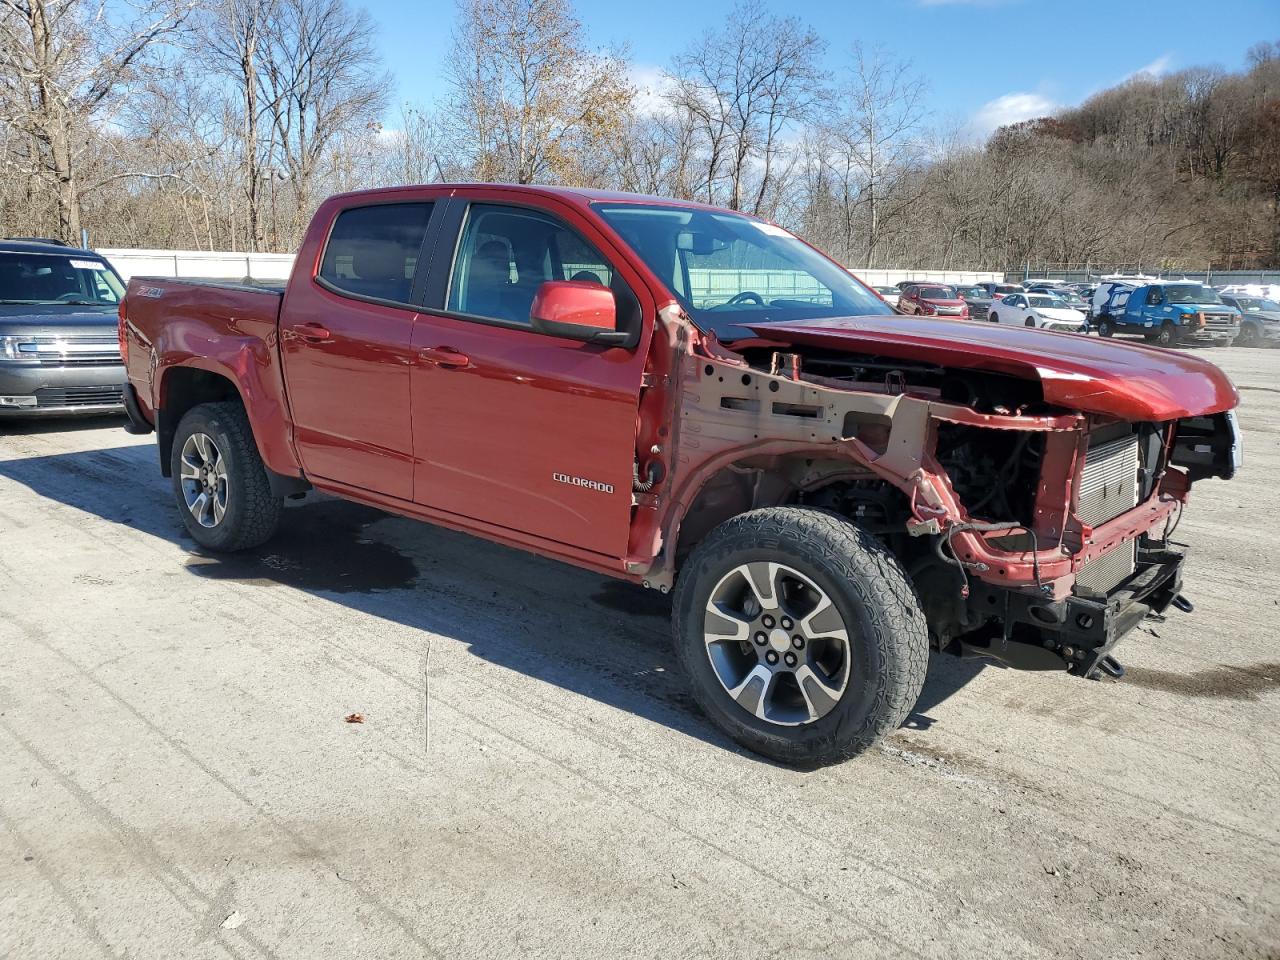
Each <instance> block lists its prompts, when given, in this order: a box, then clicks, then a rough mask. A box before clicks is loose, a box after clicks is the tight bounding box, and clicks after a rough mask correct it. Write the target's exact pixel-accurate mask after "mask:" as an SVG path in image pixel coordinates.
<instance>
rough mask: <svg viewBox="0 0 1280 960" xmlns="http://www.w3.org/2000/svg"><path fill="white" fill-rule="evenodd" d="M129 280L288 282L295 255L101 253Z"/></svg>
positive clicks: (115, 251)
mask: <svg viewBox="0 0 1280 960" xmlns="http://www.w3.org/2000/svg"><path fill="white" fill-rule="evenodd" d="M98 252H99V253H101V254H102V255H103V256H104V257H106V258H107V259H108V260H110V261H111V263H112V265H113V266H114V267H115V268H116V270H118V271H119V272H120V276H122V277H124V278H125V280H128V279H129V278H130V277H136V276H142V277H208V278H211V279H216V280H243V279H245V278H246V277H250V278H252V279H254V280H286V279H288V277H289V271H290V270H291V269H292V267H293V254H291V253H226V252H211V251H205V250H127V249H101V250H99V251H98Z"/></svg>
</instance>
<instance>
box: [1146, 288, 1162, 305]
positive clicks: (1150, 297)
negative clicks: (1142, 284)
mask: <svg viewBox="0 0 1280 960" xmlns="http://www.w3.org/2000/svg"><path fill="white" fill-rule="evenodd" d="M1147 303H1148V304H1150V305H1151V306H1153V307H1154V306H1156V305H1158V304H1159V303H1160V290H1159V289H1158V288H1156V287H1152V288H1151V289H1150V290H1148V291H1147Z"/></svg>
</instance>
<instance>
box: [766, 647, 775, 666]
mask: <svg viewBox="0 0 1280 960" xmlns="http://www.w3.org/2000/svg"><path fill="white" fill-rule="evenodd" d="M764 658H765V659H766V660H767V661H769V665H770V666H772V665H773V664H775V663H777V662H778V654H777V653H776V652H775V651H773V650H770V651H769V652H768V653H766V654H765V655H764Z"/></svg>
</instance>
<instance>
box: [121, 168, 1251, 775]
mask: <svg viewBox="0 0 1280 960" xmlns="http://www.w3.org/2000/svg"><path fill="white" fill-rule="evenodd" d="M120 317H121V321H120V337H121V343H122V348H123V351H124V354H125V358H126V363H127V369H128V378H129V380H128V387H127V390H126V403H127V405H128V408H129V413H130V418H131V421H132V424H131V429H133V430H135V431H150V430H153V429H154V430H155V432H156V434H157V439H158V442H159V454H160V468H161V470H162V471H163V472H164V473H165V474H166V475H167V476H170V477H172V480H173V491H174V497H175V500H176V503H177V508H178V510H179V511H180V513H181V515H182V518H183V520H184V522H185V523H186V525H187V528H188V529H189V530H190V532H191V535H192V536H193V537H194V538H195V539H196V541H197V542H198V543H200V544H201V545H203V546H204V547H206V548H209V549H214V550H238V549H244V548H248V547H253V546H255V545H258V544H261V543H263V542H264V541H266V540H267V539H268V538H269V537H270V536H271V535H272V533H273V531H274V530H275V529H276V527H277V524H278V523H279V522H280V518H281V507H282V501H283V500H284V499H285V498H287V497H291V496H298V495H302V494H304V493H305V492H306V491H308V490H310V489H312V488H315V489H317V490H323V491H326V492H328V493H331V494H337V495H338V496H342V497H347V498H350V499H352V500H358V501H360V502H362V503H366V504H372V505H374V506H377V507H380V508H382V509H385V510H388V511H392V512H395V513H398V514H402V515H404V516H408V517H416V518H419V519H422V520H426V521H429V522H432V523H436V524H441V525H444V526H447V527H451V528H454V529H457V530H464V531H468V532H470V533H473V534H476V535H478V536H482V537H487V538H489V539H491V540H495V541H499V542H501V543H506V544H511V545H514V546H517V547H520V548H523V549H526V550H529V551H533V552H536V553H539V554H542V555H545V556H548V557H554V558H556V559H559V560H562V561H565V562H567V563H572V564H576V565H578V566H581V567H585V568H588V569H590V570H594V571H597V572H599V573H601V574H607V575H609V576H612V577H617V578H620V579H623V580H628V581H631V582H633V583H636V584H643V585H645V586H647V587H651V588H653V589H656V590H661V591H663V592H667V591H671V590H673V591H674V602H673V610H672V619H673V630H674V638H675V649H676V652H677V654H678V657H679V659H680V660H681V662H682V664H683V666H684V669H685V672H686V673H687V675H688V678H689V682H690V684H691V686H692V688H693V692H694V694H695V696H696V698H697V700H698V702H699V703H700V704H701V705H702V707H703V708H704V709H705V710H706V712H707V714H708V715H709V716H710V717H711V718H712V720H714V721H715V722H716V723H717V724H718V725H720V726H721V727H722V728H723V729H724V730H725V731H727V732H728V733H729V734H730V735H731V736H732V737H734V738H735V739H737V740H738V741H739V742H741V743H743V744H745V745H746V746H748V747H750V748H751V749H753V750H757V751H759V752H761V753H763V754H766V755H768V756H770V757H774V758H778V759H783V760H789V761H803V762H814V761H829V760H833V759H837V758H841V757H846V756H851V755H853V754H855V753H857V752H859V751H861V750H864V749H866V748H867V747H868V746H869V745H870V744H872V743H874V742H875V741H876V740H877V739H878V738H879V737H882V736H883V735H885V734H887V733H889V732H890V731H892V730H893V729H894V728H895V727H896V726H897V725H898V724H899V723H901V722H902V720H903V718H904V717H905V716H906V715H907V713H908V712H909V711H910V710H911V708H912V706H913V705H914V702H915V700H916V697H917V696H918V694H919V691H920V688H921V685H922V683H923V681H924V676H925V669H926V665H927V661H928V657H929V651H930V648H931V647H932V648H935V649H939V650H945V651H948V652H952V653H958V654H962V655H978V656H986V657H993V658H996V659H998V660H1000V661H1003V662H1004V663H1007V664H1009V665H1012V666H1016V667H1025V668H1030V669H1056V670H1061V671H1064V672H1070V673H1073V674H1075V675H1078V676H1081V677H1097V676H1099V675H1101V674H1103V673H1109V674H1111V675H1119V674H1121V673H1122V672H1123V671H1122V668H1121V667H1120V666H1119V664H1118V663H1117V662H1116V661H1115V660H1114V659H1113V658H1112V657H1111V656H1110V652H1111V650H1112V648H1113V646H1114V645H1115V643H1116V642H1117V641H1118V640H1119V639H1120V638H1121V637H1122V636H1123V635H1124V634H1125V633H1126V632H1127V631H1129V630H1130V629H1131V628H1132V627H1134V626H1135V625H1136V624H1137V623H1138V622H1140V621H1141V620H1142V618H1143V617H1144V616H1145V615H1146V614H1148V613H1150V612H1153V611H1163V610H1165V609H1166V608H1167V607H1169V606H1170V605H1175V604H1176V605H1179V606H1181V607H1182V608H1183V609H1185V610H1189V609H1190V608H1191V605H1190V604H1189V603H1187V602H1186V601H1184V600H1182V599H1181V594H1180V590H1181V587H1182V562H1183V556H1182V552H1181V550H1180V549H1179V547H1178V546H1177V545H1176V544H1175V543H1173V542H1172V541H1171V540H1170V539H1169V533H1170V532H1171V530H1172V528H1173V527H1174V525H1175V524H1176V522H1177V519H1178V516H1179V514H1180V512H1181V510H1182V509H1183V505H1184V503H1185V502H1186V500H1187V495H1188V490H1189V488H1190V486H1191V484H1192V483H1193V482H1195V481H1197V480H1201V479H1204V478H1207V477H1221V478H1229V477H1231V476H1232V475H1233V473H1234V472H1235V471H1236V469H1237V465H1238V463H1239V458H1240V449H1241V447H1240V437H1239V434H1238V432H1237V428H1236V421H1235V417H1234V412H1233V411H1234V407H1235V406H1236V403H1237V400H1238V398H1237V394H1236V391H1235V389H1234V387H1233V386H1232V384H1231V383H1230V381H1229V380H1228V379H1227V378H1226V377H1225V376H1224V375H1223V374H1222V373H1221V372H1220V371H1219V370H1218V369H1217V368H1216V367H1215V366H1213V365H1211V364H1208V363H1205V362H1203V361H1201V360H1198V359H1196V358H1194V357H1189V356H1184V355H1181V354H1176V353H1170V352H1167V351H1161V350H1157V349H1153V348H1149V347H1144V346H1139V345H1122V344H1117V343H1113V342H1107V341H1102V340H1097V339H1087V338H1082V337H1078V336H1071V335H1066V334H1056V333H1050V332H1045V331H1042V330H1035V329H1024V328H1011V329H1000V330H994V329H992V327H991V326H990V325H989V324H982V323H970V322H965V321H957V320H949V319H939V318H936V317H904V316H899V315H895V314H894V313H893V311H892V310H891V309H890V308H889V307H888V306H886V305H885V303H884V302H883V301H882V300H881V299H880V298H879V297H878V296H876V295H875V294H874V293H873V292H871V291H870V290H869V289H868V288H866V287H864V286H863V285H862V284H861V283H859V282H858V281H857V280H856V279H855V278H853V277H852V276H850V274H849V273H848V271H846V270H845V269H843V268H842V267H841V266H840V265H839V264H837V263H835V262H833V261H832V260H830V259H828V258H827V257H825V256H823V255H822V254H821V253H819V252H818V251H816V250H814V249H813V248H812V247H810V246H809V245H807V244H806V243H804V242H803V241H801V240H799V239H797V238H796V237H794V236H792V235H791V234H790V233H788V232H787V231H786V230H783V229H781V228H779V227H777V226H775V225H773V224H771V223H767V222H764V221H761V220H759V219H756V218H753V217H749V216H744V215H742V214H739V213H733V212H730V211H726V210H720V209H715V208H712V207H707V206H702V205H699V204H695V203H685V202H676V201H670V200H662V199H657V198H652V197H639V196H633V195H629V194H615V193H603V192H592V191H587V190H573V189H552V188H541V187H509V186H495V185H453V186H451V185H433V186H426V187H406V188H395V189H386V190H376V191H370V192H365V193H355V194H348V195H343V196H337V197H332V198H330V199H329V200H328V201H326V202H325V203H324V204H323V205H322V206H321V207H320V209H319V211H318V212H317V214H316V216H315V219H314V221H313V222H312V224H311V227H310V229H309V231H308V233H307V235H306V238H305V239H304V241H303V244H302V247H301V249H300V251H299V253H298V257H297V262H296V264H295V266H294V271H293V274H292V277H291V278H290V279H289V281H288V284H287V287H286V288H285V289H284V290H283V292H280V291H271V290H263V289H259V288H254V287H248V286H240V285H234V284H213V283H199V282H191V281H175V280H153V279H134V280H133V281H131V282H130V284H129V288H128V292H127V296H126V299H125V304H124V307H123V308H122V310H121V313H120ZM582 642H583V643H590V642H591V639H590V637H586V636H584V637H583V638H582Z"/></svg>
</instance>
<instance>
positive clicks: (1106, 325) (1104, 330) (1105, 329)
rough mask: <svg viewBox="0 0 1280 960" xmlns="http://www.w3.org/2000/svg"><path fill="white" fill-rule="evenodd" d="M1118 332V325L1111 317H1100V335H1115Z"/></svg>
mask: <svg viewBox="0 0 1280 960" xmlns="http://www.w3.org/2000/svg"><path fill="white" fill-rule="evenodd" d="M1115 333H1116V325H1115V324H1114V323H1113V322H1112V321H1111V318H1110V317H1099V318H1098V336H1100V337H1114V336H1115Z"/></svg>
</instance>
